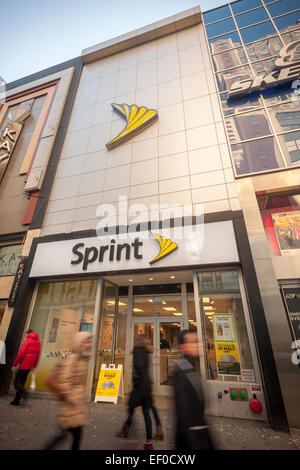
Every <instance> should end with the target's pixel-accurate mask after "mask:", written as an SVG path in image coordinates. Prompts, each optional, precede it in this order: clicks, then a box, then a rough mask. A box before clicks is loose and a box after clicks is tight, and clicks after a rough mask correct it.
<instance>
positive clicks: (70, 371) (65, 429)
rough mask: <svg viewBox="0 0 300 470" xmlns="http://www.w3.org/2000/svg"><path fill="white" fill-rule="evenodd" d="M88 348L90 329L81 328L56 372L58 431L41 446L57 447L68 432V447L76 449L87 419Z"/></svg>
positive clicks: (89, 351)
mask: <svg viewBox="0 0 300 470" xmlns="http://www.w3.org/2000/svg"><path fill="white" fill-rule="evenodd" d="M91 348H92V336H91V335H90V333H87V332H83V331H81V332H79V333H76V334H75V336H74V340H73V348H72V354H71V355H70V356H68V357H67V359H66V360H65V361H64V364H63V365H62V366H61V369H60V372H59V374H58V384H57V385H58V388H59V391H60V395H61V399H60V401H59V416H58V425H59V427H60V428H61V432H60V433H59V434H58V435H57V436H55V437H54V438H53V439H52V440H51V441H50V442H49V443H48V444H47V445H46V446H45V447H44V450H51V449H53V448H54V447H56V446H57V444H59V443H60V442H61V441H63V440H65V438H66V437H67V436H68V434H69V433H71V435H72V437H73V442H72V447H71V450H79V447H80V442H81V438H82V432H83V427H84V426H85V425H86V424H87V422H88V408H87V403H86V380H87V369H88V360H89V357H90V355H91Z"/></svg>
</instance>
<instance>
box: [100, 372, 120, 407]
mask: <svg viewBox="0 0 300 470" xmlns="http://www.w3.org/2000/svg"><path fill="white" fill-rule="evenodd" d="M120 391H121V396H122V398H123V397H124V382H123V367H122V365H119V366H118V368H116V367H115V364H109V366H108V367H106V364H102V366H101V369H100V374H99V379H98V385H97V390H96V395H95V400H94V402H95V403H97V402H98V401H106V402H113V403H115V404H116V403H117V402H118V396H119V393H120Z"/></svg>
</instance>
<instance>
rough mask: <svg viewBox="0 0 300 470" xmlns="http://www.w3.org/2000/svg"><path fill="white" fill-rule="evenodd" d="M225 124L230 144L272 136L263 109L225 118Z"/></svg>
mask: <svg viewBox="0 0 300 470" xmlns="http://www.w3.org/2000/svg"><path fill="white" fill-rule="evenodd" d="M225 124H226V129H227V134H228V137H229V141H230V143H231V144H233V143H237V142H239V141H241V140H248V139H254V138H257V137H263V136H265V135H270V134H272V131H271V129H270V125H269V121H268V119H267V116H266V113H265V111H264V110H263V109H260V110H257V111H254V112H252V113H245V114H239V115H237V116H232V117H227V118H226V119H225Z"/></svg>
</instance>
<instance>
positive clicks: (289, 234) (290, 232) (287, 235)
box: [271, 210, 300, 255]
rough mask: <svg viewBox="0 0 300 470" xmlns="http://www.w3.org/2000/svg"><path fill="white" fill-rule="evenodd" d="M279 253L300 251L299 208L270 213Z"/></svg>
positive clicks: (288, 253) (287, 253)
mask: <svg viewBox="0 0 300 470" xmlns="http://www.w3.org/2000/svg"><path fill="white" fill-rule="evenodd" d="M271 218H272V223H273V227H274V231H275V233H276V237H277V241H278V244H279V248H280V251H281V254H283V255H290V254H295V253H297V254H299V253H300V210H298V211H288V212H277V213H273V214H271Z"/></svg>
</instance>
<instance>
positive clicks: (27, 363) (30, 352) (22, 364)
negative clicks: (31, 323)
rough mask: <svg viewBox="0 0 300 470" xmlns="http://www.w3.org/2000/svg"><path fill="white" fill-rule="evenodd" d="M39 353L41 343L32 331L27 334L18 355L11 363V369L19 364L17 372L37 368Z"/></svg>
mask: <svg viewBox="0 0 300 470" xmlns="http://www.w3.org/2000/svg"><path fill="white" fill-rule="evenodd" d="M40 353H41V343H40V341H39V335H38V334H37V333H35V332H34V331H33V332H32V333H28V335H27V336H26V339H25V341H24V342H23V344H22V346H21V347H20V349H19V352H18V355H17V357H16V359H15V361H14V363H13V367H16V366H17V365H18V364H19V370H24V369H25V370H30V369H34V368H35V367H36V366H37V363H38V361H39V358H40Z"/></svg>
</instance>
